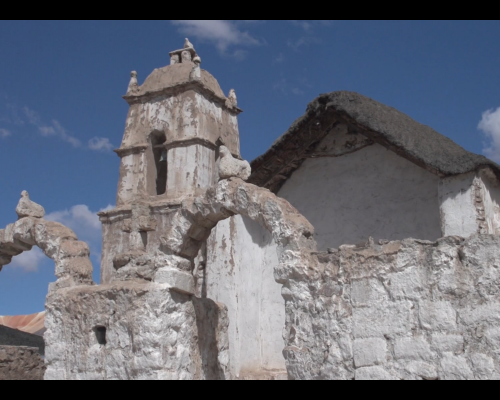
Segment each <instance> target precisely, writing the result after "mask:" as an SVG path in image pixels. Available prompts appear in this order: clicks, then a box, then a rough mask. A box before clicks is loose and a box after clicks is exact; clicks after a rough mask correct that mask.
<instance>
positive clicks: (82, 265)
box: [0, 192, 93, 290]
mask: <svg viewBox="0 0 500 400" xmlns="http://www.w3.org/2000/svg"><path fill="white" fill-rule="evenodd" d="M16 212H17V214H18V216H19V220H18V221H17V222H15V223H13V224H10V225H7V227H6V228H5V229H0V271H1V269H2V267H3V266H5V265H8V264H9V263H10V262H11V261H12V257H14V256H17V255H19V254H21V253H23V252H25V251H29V250H31V249H32V247H33V246H38V247H39V248H40V249H41V250H42V251H43V252H44V254H45V255H46V256H47V257H49V258H51V259H52V260H54V262H55V275H56V277H57V282H56V283H55V284H53V285H51V290H56V289H60V288H64V287H71V286H78V285H92V284H93V280H92V272H93V267H92V262H91V261H90V258H89V256H90V250H89V247H88V245H87V244H86V243H85V242H81V241H79V240H78V238H77V236H76V234H75V233H74V232H73V231H72V230H71V229H69V228H67V227H65V226H64V225H62V224H60V223H59V222H53V221H46V220H44V219H43V217H44V215H45V211H44V210H43V207H41V206H40V205H38V204H36V203H33V202H32V201H30V200H29V196H28V193H27V192H23V194H22V198H21V201H20V202H19V205H18V207H17V209H16Z"/></svg>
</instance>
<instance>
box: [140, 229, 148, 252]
mask: <svg viewBox="0 0 500 400" xmlns="http://www.w3.org/2000/svg"><path fill="white" fill-rule="evenodd" d="M140 234H141V240H142V245H143V246H144V249H146V247H147V246H148V233H147V232H140Z"/></svg>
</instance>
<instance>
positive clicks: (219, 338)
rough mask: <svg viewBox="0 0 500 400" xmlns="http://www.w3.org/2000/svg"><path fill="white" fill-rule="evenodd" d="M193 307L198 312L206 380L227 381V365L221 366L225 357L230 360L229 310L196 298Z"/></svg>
mask: <svg viewBox="0 0 500 400" xmlns="http://www.w3.org/2000/svg"><path fill="white" fill-rule="evenodd" d="M193 305H194V310H195V312H196V325H197V328H198V346H199V351H200V355H201V367H202V370H203V374H204V376H205V379H207V380H211V381H212V380H226V373H225V372H227V365H221V359H224V357H225V358H226V360H228V357H227V352H228V350H229V349H228V345H229V343H228V342H227V340H225V337H226V336H225V334H226V331H227V328H228V326H229V320H228V316H227V308H226V307H225V306H224V305H222V304H217V303H215V302H214V301H212V300H210V299H198V298H196V297H194V296H193ZM226 364H227V361H226Z"/></svg>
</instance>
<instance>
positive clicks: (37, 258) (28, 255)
mask: <svg viewBox="0 0 500 400" xmlns="http://www.w3.org/2000/svg"><path fill="white" fill-rule="evenodd" d="M44 258H45V254H43V252H42V250H40V249H39V248H38V247H33V250H31V251H25V252H24V253H22V254H20V255H18V256H16V257H14V258H13V259H12V262H11V263H10V264H9V265H8V267H12V268H20V269H22V270H24V271H25V272H36V271H38V267H39V266H40V264H41V262H42V261H43V260H44Z"/></svg>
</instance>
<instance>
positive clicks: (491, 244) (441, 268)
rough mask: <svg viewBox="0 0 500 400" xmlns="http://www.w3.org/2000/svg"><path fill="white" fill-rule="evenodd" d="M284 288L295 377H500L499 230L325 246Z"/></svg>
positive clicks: (289, 360)
mask: <svg viewBox="0 0 500 400" xmlns="http://www.w3.org/2000/svg"><path fill="white" fill-rule="evenodd" d="M317 257H318V262H319V263H318V268H317V270H315V271H314V272H312V271H311V269H310V268H308V269H309V272H308V274H307V275H306V274H302V275H301V274H297V273H295V274H294V275H295V277H293V276H292V277H291V280H290V281H289V282H288V283H287V284H286V285H285V288H284V289H283V293H284V295H285V297H286V298H287V327H286V332H287V333H286V337H285V339H286V340H287V342H288V345H287V348H286V349H285V352H284V355H285V358H286V360H287V366H288V372H289V376H290V378H292V379H356V380H371V379H376V380H472V379H477V380H489V379H500V353H499V352H498V349H499V348H500V285H499V283H500V237H499V236H493V235H477V236H473V237H471V238H470V239H468V240H464V239H462V238H459V237H447V238H444V239H440V240H439V241H437V242H427V241H419V240H413V239H409V240H404V241H400V242H399V241H397V242H386V243H382V244H375V243H373V242H372V243H370V244H368V245H367V246H366V247H354V246H341V247H340V249H339V250H331V251H330V252H329V253H319V254H318V255H317Z"/></svg>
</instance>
